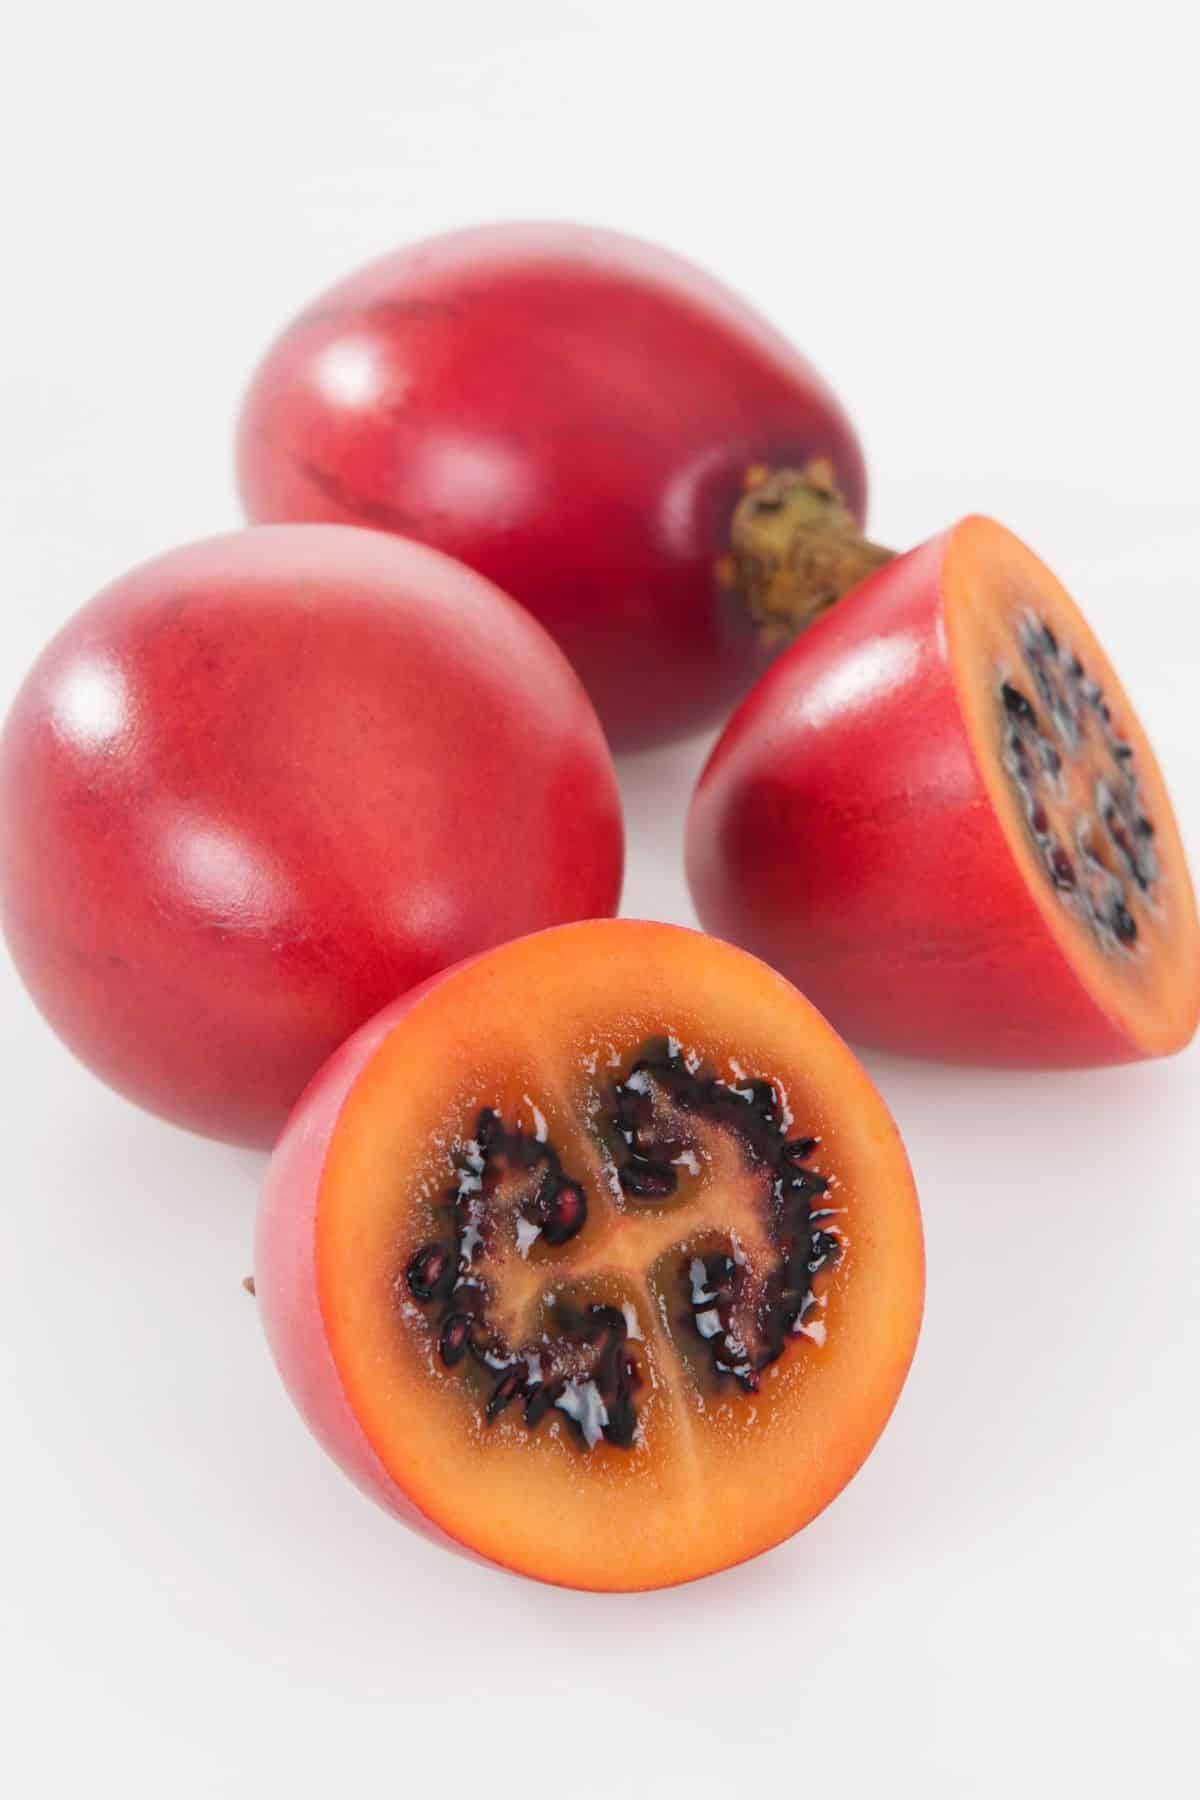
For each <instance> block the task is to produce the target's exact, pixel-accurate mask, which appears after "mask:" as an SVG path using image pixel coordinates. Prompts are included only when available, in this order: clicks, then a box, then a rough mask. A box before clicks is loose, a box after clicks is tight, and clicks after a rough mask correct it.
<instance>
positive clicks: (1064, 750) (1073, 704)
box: [687, 518, 1200, 1067]
mask: <svg viewBox="0 0 1200 1800" xmlns="http://www.w3.org/2000/svg"><path fill="white" fill-rule="evenodd" d="M687 853H688V873H689V879H690V882H691V888H692V895H693V898H694V900H695V903H696V908H697V911H698V912H699V915H700V918H701V919H702V920H703V922H704V924H705V926H706V927H707V928H708V929H709V930H710V931H714V932H717V933H719V934H720V935H721V936H722V937H727V938H730V939H732V940H733V941H734V942H735V943H739V944H742V945H744V946H745V947H746V948H747V949H750V950H753V951H755V952H757V954H758V955H760V956H763V957H765V958H766V959H767V961H769V962H771V963H773V964H774V965H775V967H776V968H778V969H781V970H782V971H783V972H784V973H785V974H787V975H788V976H790V978H791V979H792V980H793V981H795V982H797V983H798V984H799V985H800V986H801V987H802V988H803V989H804V991H805V993H807V994H808V995H809V996H810V998H811V999H813V1000H814V1001H815V1002H816V1004H817V1005H818V1006H819V1007H821V1008H822V1009H823V1010H824V1011H825V1012H826V1013H827V1014H828V1016H829V1017H830V1018H831V1019H832V1020H833V1021H834V1022H835V1023H836V1024H837V1025H838V1026H839V1027H840V1029H841V1030H843V1031H845V1032H846V1033H847V1034H848V1035H849V1036H850V1037H852V1038H857V1039H859V1040H860V1041H862V1042H866V1043H874V1044H880V1045H885V1046H888V1047H890V1048H893V1049H896V1050H903V1051H910V1052H914V1053H916V1054H919V1055H924V1056H934V1057H943V1058H947V1059H950V1060H954V1061H964V1062H983V1063H994V1064H1002V1065H1003V1064H1009V1065H1016V1066H1028V1067H1039V1066H1040V1067H1048V1066H1061V1067H1069V1066H1086V1065H1089V1064H1101V1063H1112V1062H1125V1061H1129V1060H1132V1059H1135V1058H1138V1057H1145V1056H1158V1055H1166V1054H1168V1053H1170V1052H1171V1051H1174V1050H1178V1049H1180V1048H1181V1047H1182V1046H1183V1045H1184V1044H1186V1043H1187V1041H1188V1040H1189V1038H1190V1037H1191V1036H1192V1033H1193V1032H1194V1030H1195V1028H1196V1020H1197V1013H1198V1012H1200V927H1198V925H1197V919H1196V905H1195V900H1194V897H1193V893H1192V887H1191V882H1190V879H1189V875H1188V870H1187V865H1186V862H1185V860H1184V853H1183V848H1182V844H1181V842H1180V836H1179V831H1178V828H1177V826H1176V824H1175V820H1174V817H1173V814H1172V811H1171V804H1170V800H1169V798H1168V795H1167V790H1166V787H1165V785H1164V782H1163V778H1162V775H1161V774H1160V772H1159V769H1158V765H1157V763H1156V761H1155V758H1154V754H1153V751H1152V750H1151V748H1150V744H1149V741H1148V740H1147V737H1146V734H1145V732H1144V731H1143V729H1142V726H1141V724H1140V722H1139V720H1138V718H1137V715H1136V714H1135V712H1134V710H1133V707H1132V705H1131V703H1130V701H1129V698H1128V696H1127V695H1126V693H1125V691H1124V689H1123V688H1122V687H1121V684H1120V682H1119V681H1118V679H1117V676H1116V673H1115V671H1114V669H1113V667H1112V665H1111V663H1110V662H1109V660H1108V658H1107V657H1106V656H1105V654H1104V651H1103V650H1102V649H1101V647H1100V645H1099V643H1098V642H1097V640H1096V638H1095V636H1094V635H1093V633H1092V632H1091V630H1090V629H1089V627H1088V625H1087V623H1086V621H1085V620H1084V618H1083V615H1082V614H1081V613H1080V611H1079V609H1078V607H1077V606H1076V605H1075V604H1074V603H1073V601H1072V600H1071V599H1070V597H1069V596H1068V594H1067V593H1066V591H1065V590H1064V588H1063V587H1062V585H1061V583H1060V582H1058V581H1057V580H1056V579H1055V577H1054V576H1053V575H1052V574H1051V572H1050V570H1049V569H1047V568H1046V566H1045V564H1044V563H1042V562H1040V561H1039V560H1038V558H1037V557H1036V556H1035V555H1034V554H1033V552H1032V551H1030V550H1029V549H1027V548H1026V547H1025V545H1024V544H1022V543H1021V542H1020V541H1019V539H1017V538H1015V537H1014V536H1013V535H1012V533H1011V532H1008V531H1006V530H1005V529H1004V528H1003V527H1002V526H1000V525H997V524H995V523H993V522H992V521H991V520H989V519H983V518H970V519H965V520H963V521H962V522H961V523H960V524H958V525H956V526H955V527H954V528H953V529H952V530H950V531H948V532H946V533H945V534H944V535H943V536H941V537H938V538H934V539H933V540H932V541H931V542H929V543H927V544H923V545H922V546H921V547H920V548H919V549H917V550H913V551H911V552H909V554H908V555H906V556H903V557H900V558H899V559H898V560H896V561H895V562H892V563H890V564H889V565H888V566H886V567H885V568H883V569H882V570H880V571H879V572H878V573H877V574H875V575H873V576H872V577H871V578H870V579H869V580H868V581H867V582H865V583H864V584H863V585H862V586H861V587H860V588H858V589H857V590H856V591H855V592H853V593H852V594H849V595H847V597H846V598H845V599H844V600H842V601H841V602H840V604H839V605H838V606H836V607H835V608H834V609H833V611H832V612H831V613H829V614H828V615H827V616H826V617H825V618H823V619H821V620H820V621H818V623H817V624H816V625H814V627H813V628H812V630H811V631H809V632H806V633H805V635H804V636H803V637H802V638H801V639H800V640H799V642H798V643H796V644H795V645H794V646H793V647H792V649H791V650H789V651H788V652H787V654H786V655H785V656H783V657H782V658H781V659H780V661H779V662H778V663H777V664H776V665H775V667H774V668H773V669H771V670H770V671H769V673H768V674H767V675H766V676H765V677H764V678H763V680H762V681H761V682H760V683H759V685H758V686H757V687H756V688H755V689H754V691H753V692H752V693H751V694H749V695H748V696H747V698H746V700H745V701H744V702H743V704H742V706H741V708H740V709H739V711H738V712H737V713H735V715H734V717H733V718H732V719H731V720H730V722H729V725H728V726H727V727H726V730H725V732H724V734H723V736H722V737H721V739H720V741H719V742H718V744H717V746H716V748H715V749H714V751H713V753H712V756H711V757H710V759H709V762H708V765H707V767H706V768H705V770H704V772H703V774H702V776H701V778H700V782H699V785H698V787H697V790H696V793H695V796H694V798H693V801H692V807H691V814H690V818H689V822H688V852H687Z"/></svg>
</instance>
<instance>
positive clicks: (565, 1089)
mask: <svg viewBox="0 0 1200 1800" xmlns="http://www.w3.org/2000/svg"><path fill="white" fill-rule="evenodd" d="M255 1276H256V1284H257V1291H258V1296H259V1299H260V1302H261V1304H262V1308H263V1314H264V1321H265V1323H266V1327H267V1331H268V1335H269V1337H270V1340H271V1343H272V1347H273V1349H274V1351H275V1354H276V1357H277V1360H278V1361H279V1364H280V1367H281V1370H282V1372H283V1374H284V1377H285V1379H286V1380H287V1382H288V1384H289V1386H290V1388H291V1390H292V1392H293V1395H294V1396H295V1398H296V1399H297V1401H298V1403H299V1404H300V1406H301V1408H302V1410H303V1411H304V1413H305V1414H306V1416H307V1418H308V1420H309V1422H310V1424H311V1425H312V1426H313V1428H314V1430H315V1431H316V1433H317V1435H318V1436H319V1437H320V1438H321V1439H322V1441H324V1442H325V1444H326V1446H327V1447H328V1448H329V1449H330V1450H331V1451H332V1452H333V1454H334V1455H335V1456H337V1457H338V1459H339V1460H340V1461H341V1462H342V1463H343V1465H344V1466H345V1467H346V1468H347V1470H348V1471H349V1472H350V1473H351V1474H352V1475H353V1476H354V1477H355V1478H356V1479H357V1480H358V1481H359V1482H360V1484H361V1485H363V1486H364V1487H365V1488H366V1489H367V1491H369V1492H370V1493H372V1494H373V1495H374V1497H375V1498H377V1499H379V1500H380V1501H382V1502H383V1504H384V1505H386V1506H388V1507H390V1508H391V1510H392V1511H394V1512H395V1513H397V1514H398V1515H399V1516H400V1517H402V1518H405V1519H406V1520H408V1522H410V1523H413V1524H416V1525H418V1526H420V1527H421V1528H423V1529H425V1530H427V1531H430V1532H431V1533H432V1534H433V1535H435V1536H437V1537H439V1538H440V1539H441V1540H442V1541H444V1542H448V1543H450V1544H451V1545H453V1546H455V1547H457V1548H460V1549H466V1550H468V1551H470V1552H473V1553H474V1554H476V1555H477V1556H480V1557H483V1558H485V1559H487V1560H489V1561H491V1562H495V1563H498V1564H501V1565H503V1566H505V1567H507V1568H510V1569H512V1570H515V1571H517V1572H519V1573H522V1574H526V1575H530V1576H534V1577H536V1578H539V1579H542V1580H546V1581H552V1582H558V1583H561V1584H563V1585H567V1586H574V1587H582V1588H592V1589H631V1588H647V1587H658V1586H665V1585H669V1584H671V1583H674V1582H680V1581H686V1580H689V1579H693V1578H695V1577H697V1576H701V1575H705V1574H708V1573H711V1572H712V1571H714V1570H716V1569H719V1568H724V1567H726V1566H728V1565H730V1564H732V1563H736V1562H739V1561H741V1560H743V1559H745V1558H746V1557H749V1556H753V1555H755V1554H757V1553H758V1552H759V1551H762V1550H765V1549H768V1548H769V1547H770V1546H772V1545H773V1544H776V1543H778V1542H780V1541H781V1540H782V1539H783V1538H785V1537H787V1536H789V1535H790V1534H791V1533H792V1532H794V1531H796V1530H797V1529H799V1527H800V1526H802V1525H803V1524H805V1523H806V1522H807V1521H808V1520H809V1519H810V1518H811V1517H812V1516H813V1515H814V1514H815V1513H816V1512H818V1511H819V1510H820V1509H821V1508H822V1507H823V1506H824V1505H826V1504H827V1502H828V1501H829V1500H831V1499H832V1498H833V1497H834V1495H835V1494H836V1493H837V1492H838V1491H839V1490H840V1489H841V1487H842V1486H843V1485H844V1484H845V1482H846V1481H847V1480H849V1478H850V1476H851V1475H852V1474H853V1473H854V1471H855V1470H856V1469H857V1468H858V1466H859V1464H860V1463H861V1462H862V1460H863V1458H864V1457H865V1456H866V1455H867V1453H868V1451H869V1450H870V1448H871V1446H872V1445H873V1443H874V1442H875V1440H876V1438H877V1437H878V1435H879V1432H880V1431H881V1430H882V1428H883V1425H884V1423H885V1421H886V1419H887V1417H888V1415H889V1413H890V1411H891V1409H892V1406H893V1405H894V1403H895V1400H896V1397H897V1395H898V1393H899V1391H900V1387H901V1384H902V1382H903V1379H904V1376H905V1373H906V1371H907V1368H908V1365H909V1362H910V1359H911V1356H912V1352H913V1348H914V1345H915V1341H916V1335H917V1330H918V1327H919V1322H920V1314H921V1305H922V1296H923V1257H922V1245H921V1232H920V1222H919V1216H918V1211H917V1204H916V1197H915V1193H914V1190H913V1186H912V1180H911V1175H910V1173H909V1169H908V1164H907V1161H906V1159H905V1156H904V1151H903V1148H902V1146H901V1143H900V1140H899V1137H898V1136H897V1133H896V1130H895V1127H894V1125H893V1124H892V1122H891V1120H890V1118H889V1116H888V1114H887V1111H886V1109H885V1107H884V1106H883V1103H882V1101H881V1100H880V1099H879V1096H878V1094H877V1093H876V1092H875V1090H874V1088H873V1087H872V1085H871V1083H870V1081H869V1079H868V1077H867V1076H866V1074H865V1073H864V1071H863V1070H862V1068H861V1067H860V1066H859V1064H858V1063H857V1062H856V1060H855V1059H854V1057H853V1055H852V1054H851V1052H850V1051H849V1050H848V1049H847V1047H846V1046H845V1045H844V1044H843V1043H842V1041H841V1040H840V1039H839V1038H838V1037H837V1035H836V1034H835V1033H834V1032H833V1031H832V1030H831V1028H830V1027H829V1026H828V1025H827V1024H826V1023H825V1021H824V1020H823V1019H822V1018H821V1017H820V1015H819V1014H818V1013H816V1012H815V1011H814V1010H813V1008H812V1007H811V1006H809V1004H808V1003H807V1001H805V1000H804V999H803V998H802V996H800V995H799V994H797V993H796V992H795V990H794V989H793V988H791V987H790V986H789V985H788V984H787V983H786V982H784V981H783V980H782V979H781V978H780V977H779V976H777V975H775V974H774V973H773V972H772V971H770V970H769V969H767V968H765V967H764V966H763V965H762V964H761V963H758V962H756V961H755V960H754V959H753V958H750V957H747V956H745V955H744V954H743V953H741V952H740V951H737V950H735V949H733V948H731V947H730V946H728V945H724V944H720V943H718V942H716V941H715V940H712V939H708V938H705V937H703V936H701V935H700V934H698V933H695V932H689V931H685V930H682V929H680V928H677V927H673V926H663V925H651V924H643V923H639V922H636V921H629V920H620V921H598V922H595V923H587V924H582V925H576V926H565V927H560V928H558V929H556V930H553V931H547V932H542V933H539V934H537V935H536V936H534V937H532V938H526V939H522V940H520V941H519V942H517V943H514V944H510V945H507V946H505V947H503V948H501V949H499V950H496V951H492V952H490V953H488V954H487V955H485V956H482V957H479V958H477V959H475V960H474V961H473V962H471V963H468V964H465V965H462V966H461V967H460V968H459V969H457V970H454V971H451V972H449V973H448V974H447V975H444V976H442V977H439V978H438V979H437V980H436V981H435V982H433V983H431V984H429V986H428V987H427V989H426V990H424V992H423V993H422V994H421V995H420V996H418V997H416V998H413V997H411V996H410V997H407V998H406V999H405V1000H404V1001H401V1002H400V1003H398V1004H397V1006H395V1007H393V1008H390V1009H388V1011H386V1012H385V1013H384V1014H382V1015H380V1018H379V1019H378V1020H376V1021H373V1022H372V1023H371V1025H369V1026H368V1027H366V1028H365V1030H364V1032H362V1033H360V1034H359V1036H358V1037H357V1038H356V1039H352V1040H351V1042H350V1044H348V1045H347V1046H346V1047H345V1048H344V1049H343V1051H342V1052H341V1053H339V1055H338V1057H336V1058H335V1059H334V1060H333V1062H332V1063H331V1064H330V1065H329V1067H328V1068H327V1070H326V1071H325V1072H324V1073H323V1074H322V1075H321V1076H320V1077H318V1080H317V1082H316V1083H314V1085H313V1087H312V1089H311V1090H310V1092H309V1094H308V1095H307V1096H306V1097H305V1099H304V1101H302V1103H301V1106H300V1107H299V1108H298V1110H297V1113H296V1114H295V1115H294V1117H293V1120H292V1122H291V1124H290V1125H289V1127H288V1129H287V1131H286V1132H285V1134H284V1137H283V1140H282V1141H281V1144H280V1146H279V1149H278V1150H277V1152H276V1156H275V1159H274V1161H273V1163H272V1169H271V1174H270V1177H269V1181H268V1187H267V1192H266V1195H265V1198H264V1203H263V1208H262V1212H261V1215H260V1223H259V1233H258V1244H257V1250H256V1270H255Z"/></svg>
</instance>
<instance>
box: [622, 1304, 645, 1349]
mask: <svg viewBox="0 0 1200 1800" xmlns="http://www.w3.org/2000/svg"><path fill="white" fill-rule="evenodd" d="M621 1314H622V1317H623V1318H624V1320H625V1330H626V1332H627V1334H628V1335H629V1336H630V1337H631V1338H636V1339H637V1341H638V1343H639V1344H640V1343H641V1341H642V1332H641V1327H640V1326H639V1325H638V1316H637V1307H636V1306H635V1305H634V1304H633V1301H632V1300H626V1302H625V1304H624V1305H623V1306H622V1308H621Z"/></svg>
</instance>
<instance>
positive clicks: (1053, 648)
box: [1042, 620, 1058, 656]
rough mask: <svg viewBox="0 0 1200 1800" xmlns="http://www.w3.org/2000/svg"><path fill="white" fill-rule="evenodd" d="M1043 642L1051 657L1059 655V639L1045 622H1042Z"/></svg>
mask: <svg viewBox="0 0 1200 1800" xmlns="http://www.w3.org/2000/svg"><path fill="white" fill-rule="evenodd" d="M1042 642H1043V644H1045V646H1046V649H1047V650H1048V651H1049V652H1050V654H1051V656H1057V655H1058V639H1057V638H1056V637H1055V635H1054V633H1053V632H1052V631H1051V629H1050V627H1049V626H1048V625H1047V624H1046V623H1045V621H1044V620H1043V622H1042Z"/></svg>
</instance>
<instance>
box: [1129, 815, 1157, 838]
mask: <svg viewBox="0 0 1200 1800" xmlns="http://www.w3.org/2000/svg"><path fill="white" fill-rule="evenodd" d="M1133 829H1134V830H1135V831H1136V832H1137V834H1138V836H1139V837H1144V838H1152V837H1153V836H1154V826H1153V825H1152V824H1151V823H1150V820H1149V819H1148V818H1146V816H1145V814H1144V813H1139V814H1138V817H1137V820H1136V823H1135V824H1134V827H1133Z"/></svg>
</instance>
